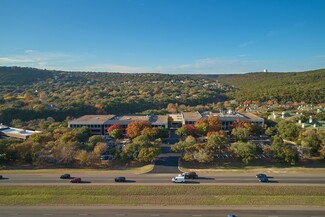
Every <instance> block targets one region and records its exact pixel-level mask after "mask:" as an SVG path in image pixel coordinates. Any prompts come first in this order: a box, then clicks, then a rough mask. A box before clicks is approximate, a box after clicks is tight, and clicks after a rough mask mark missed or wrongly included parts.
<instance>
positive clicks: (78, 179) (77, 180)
mask: <svg viewBox="0 0 325 217" xmlns="http://www.w3.org/2000/svg"><path fill="white" fill-rule="evenodd" d="M70 183H81V178H73V179H71V180H70Z"/></svg>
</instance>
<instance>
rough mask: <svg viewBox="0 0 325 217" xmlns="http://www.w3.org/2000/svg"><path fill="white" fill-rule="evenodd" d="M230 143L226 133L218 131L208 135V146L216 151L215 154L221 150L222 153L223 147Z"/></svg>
mask: <svg viewBox="0 0 325 217" xmlns="http://www.w3.org/2000/svg"><path fill="white" fill-rule="evenodd" d="M228 143H229V139H228V136H227V134H226V133H225V132H224V131H217V132H212V133H208V146H210V147H211V149H212V150H213V151H214V153H216V152H217V150H219V153H220V152H221V147H222V146H225V145H227V144H228Z"/></svg>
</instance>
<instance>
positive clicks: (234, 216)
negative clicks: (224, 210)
mask: <svg viewBox="0 0 325 217" xmlns="http://www.w3.org/2000/svg"><path fill="white" fill-rule="evenodd" d="M227 217H237V216H236V215H232V214H230V215H228V216H227Z"/></svg>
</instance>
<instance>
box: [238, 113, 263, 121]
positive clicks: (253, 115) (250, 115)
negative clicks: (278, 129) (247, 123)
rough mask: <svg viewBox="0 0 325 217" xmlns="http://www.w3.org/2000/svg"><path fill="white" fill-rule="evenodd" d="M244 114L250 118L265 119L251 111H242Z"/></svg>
mask: <svg viewBox="0 0 325 217" xmlns="http://www.w3.org/2000/svg"><path fill="white" fill-rule="evenodd" d="M241 114H242V115H244V116H246V117H247V118H249V119H263V118H261V117H259V116H257V115H255V114H253V113H250V112H245V113H241Z"/></svg>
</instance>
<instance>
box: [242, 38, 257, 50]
mask: <svg viewBox="0 0 325 217" xmlns="http://www.w3.org/2000/svg"><path fill="white" fill-rule="evenodd" d="M255 43H256V41H253V40H252V41H246V42H244V43H241V44H240V45H239V46H238V47H240V48H244V47H248V46H250V45H252V44H255Z"/></svg>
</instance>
